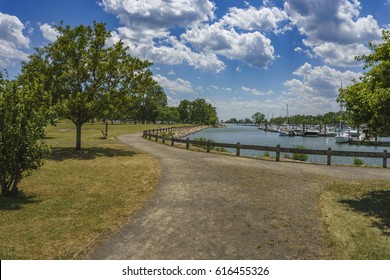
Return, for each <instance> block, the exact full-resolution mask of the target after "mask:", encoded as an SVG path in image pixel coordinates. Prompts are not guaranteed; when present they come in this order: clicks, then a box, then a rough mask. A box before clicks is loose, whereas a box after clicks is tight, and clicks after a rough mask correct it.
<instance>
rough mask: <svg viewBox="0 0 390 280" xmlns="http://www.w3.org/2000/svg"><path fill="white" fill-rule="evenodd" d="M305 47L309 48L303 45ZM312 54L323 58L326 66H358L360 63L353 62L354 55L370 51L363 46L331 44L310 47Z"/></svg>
mask: <svg viewBox="0 0 390 280" xmlns="http://www.w3.org/2000/svg"><path fill="white" fill-rule="evenodd" d="M304 44H305V45H308V46H310V45H309V44H307V43H305V42H304ZM311 47H312V49H313V52H314V53H315V54H316V55H317V56H319V57H321V58H323V60H324V62H325V63H326V64H330V65H337V66H345V67H349V66H359V65H361V64H362V63H361V62H360V61H356V60H355V56H356V55H363V54H369V53H370V50H369V49H368V48H367V47H366V46H364V45H363V44H358V43H357V44H349V45H339V44H335V43H331V42H326V43H321V44H317V45H312V46H311Z"/></svg>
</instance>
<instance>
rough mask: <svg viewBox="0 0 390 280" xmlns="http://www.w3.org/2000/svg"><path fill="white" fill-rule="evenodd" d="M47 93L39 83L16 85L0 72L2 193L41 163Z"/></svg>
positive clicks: (44, 148) (13, 190)
mask: <svg viewBox="0 0 390 280" xmlns="http://www.w3.org/2000/svg"><path fill="white" fill-rule="evenodd" d="M45 99H49V96H48V93H47V92H45V90H44V89H43V87H42V86H41V85H39V84H34V85H32V86H20V84H19V83H18V82H17V81H9V80H4V79H3V78H2V76H1V75H0V185H1V193H2V194H3V195H5V196H9V195H13V194H15V193H16V192H17V190H18V188H17V186H18V183H19V182H20V181H21V180H22V178H23V177H26V176H28V175H30V174H31V172H32V171H33V170H36V169H38V168H39V167H40V166H41V165H42V164H43V158H44V156H45V155H46V154H47V153H48V151H49V149H48V147H47V146H46V145H45V144H44V142H43V139H44V137H45V126H46V125H47V118H46V117H47V113H46V106H45V105H44V103H43V102H42V100H45Z"/></svg>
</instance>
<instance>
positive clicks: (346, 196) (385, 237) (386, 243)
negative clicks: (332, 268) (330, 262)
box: [320, 181, 390, 260]
mask: <svg viewBox="0 0 390 280" xmlns="http://www.w3.org/2000/svg"><path fill="white" fill-rule="evenodd" d="M320 207H321V209H322V213H323V217H324V220H325V224H326V226H327V232H328V240H329V241H330V242H331V245H332V246H333V247H334V249H335V254H336V255H335V258H337V259H365V260H389V259H390V183H389V182H388V181H387V182H380V181H378V182H359V183H332V184H330V185H329V186H328V187H327V188H326V189H325V191H324V192H323V193H322V195H321V197H320Z"/></svg>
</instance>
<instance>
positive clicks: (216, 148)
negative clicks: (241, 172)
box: [211, 147, 229, 153]
mask: <svg viewBox="0 0 390 280" xmlns="http://www.w3.org/2000/svg"><path fill="white" fill-rule="evenodd" d="M211 148H212V149H213V148H214V149H213V150H214V151H216V152H219V153H229V151H228V150H226V149H225V148H223V147H211Z"/></svg>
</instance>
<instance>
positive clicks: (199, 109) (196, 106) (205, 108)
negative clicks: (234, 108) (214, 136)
mask: <svg viewBox="0 0 390 280" xmlns="http://www.w3.org/2000/svg"><path fill="white" fill-rule="evenodd" d="M190 108H191V109H190V122H191V123H196V124H215V123H217V122H218V116H217V111H216V108H215V107H213V106H212V105H211V104H208V103H207V102H206V100H205V99H203V98H198V99H196V100H194V101H192V102H191V103H190Z"/></svg>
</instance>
